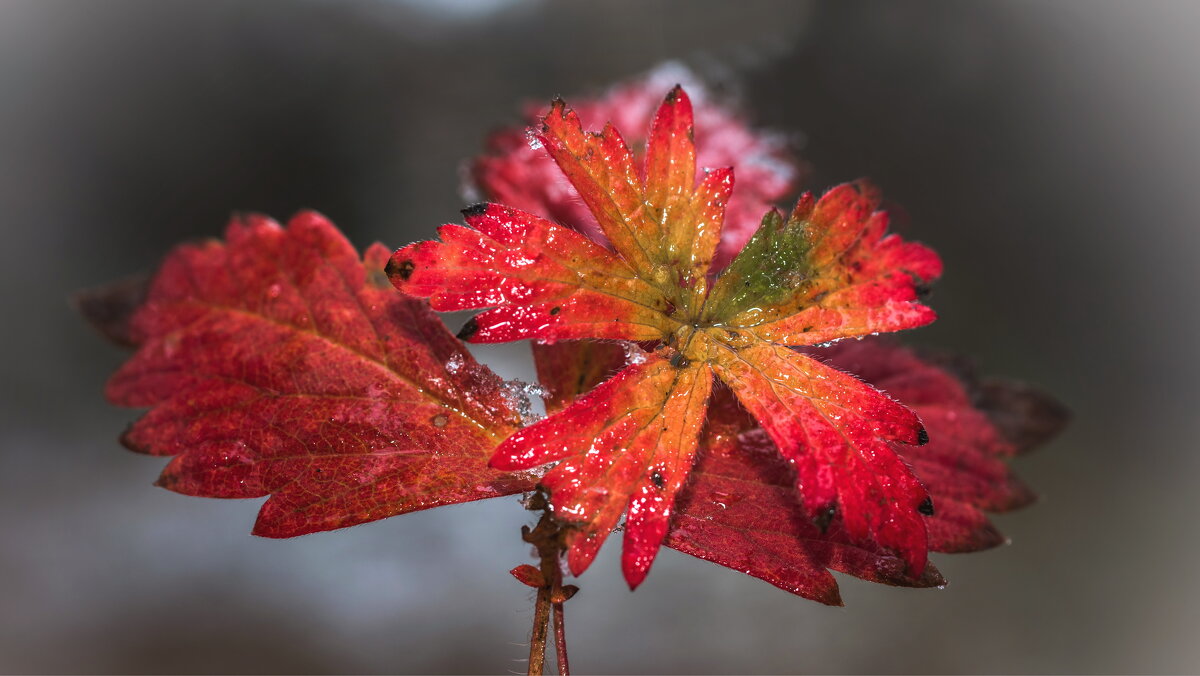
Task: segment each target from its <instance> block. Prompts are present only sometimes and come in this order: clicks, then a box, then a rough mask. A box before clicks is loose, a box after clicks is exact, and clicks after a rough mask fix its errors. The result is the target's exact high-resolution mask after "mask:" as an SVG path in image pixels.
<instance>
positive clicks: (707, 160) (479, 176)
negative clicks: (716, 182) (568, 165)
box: [471, 66, 800, 269]
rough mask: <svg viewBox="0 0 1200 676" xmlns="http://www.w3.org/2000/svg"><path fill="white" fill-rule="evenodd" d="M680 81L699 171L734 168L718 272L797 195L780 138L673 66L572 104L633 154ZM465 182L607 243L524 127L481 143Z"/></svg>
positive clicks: (531, 115) (530, 116)
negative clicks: (696, 141)
mask: <svg viewBox="0 0 1200 676" xmlns="http://www.w3.org/2000/svg"><path fill="white" fill-rule="evenodd" d="M677 82H683V83H684V85H685V87H686V89H687V91H688V92H689V93H690V94H691V95H692V100H693V101H694V102H695V103H696V107H695V127H696V131H695V134H696V136H697V137H698V138H702V139H704V142H703V143H701V144H700V145H698V146H697V147H696V149H695V156H696V165H697V166H700V167H733V168H734V170H735V171H736V172H737V176H738V188H737V190H736V191H735V192H734V193H733V196H732V197H731V198H730V199H729V204H728V207H727V209H726V214H725V227H724V229H722V230H721V233H720V238H721V242H720V245H719V246H718V247H717V252H716V255H715V260H714V265H715V267H716V268H717V269H720V268H723V267H724V266H725V265H726V264H728V262H729V260H730V259H731V258H733V256H734V254H736V253H737V252H738V251H740V250H741V249H742V247H743V246H744V245H745V244H746V240H748V239H750V236H751V235H752V234H754V231H755V229H756V228H757V227H758V223H759V220H760V219H761V218H762V215H763V214H764V213H765V212H767V211H768V210H770V209H771V207H772V205H773V204H775V203H776V202H777V201H779V200H781V199H783V198H785V197H786V196H787V195H788V194H790V193H792V191H793V190H794V189H795V184H796V180H797V178H798V177H799V174H800V171H799V169H798V166H797V164H798V163H797V161H796V159H795V158H794V157H793V156H792V155H791V154H790V152H789V150H788V148H787V143H786V140H785V139H784V137H783V136H782V135H779V134H771V133H765V132H762V131H756V130H752V129H751V128H750V127H749V126H748V125H747V124H746V122H745V121H744V120H743V119H742V116H741V115H739V114H738V113H736V112H735V111H733V110H731V109H730V108H729V107H728V106H724V105H719V104H718V103H717V102H716V101H715V99H714V97H713V96H712V95H711V94H709V93H708V92H707V91H705V89H704V87H703V86H702V85H701V84H700V83H699V82H698V81H697V80H696V78H695V76H693V75H692V74H691V73H689V72H687V71H686V70H685V69H682V68H680V67H678V66H668V67H664V68H660V69H658V70H656V71H654V72H653V73H651V74H649V75H648V76H646V77H644V78H641V79H638V80H635V81H633V82H630V83H628V84H624V85H620V86H617V87H614V88H612V89H611V90H609V91H608V92H607V93H605V95H604V96H602V97H599V98H595V99H586V98H576V99H572V102H573V107H574V109H575V112H576V113H578V115H579V118H580V119H581V120H582V121H583V124H584V126H585V127H586V128H588V129H597V128H600V127H603V126H604V124H605V123H606V122H609V121H611V122H612V123H613V126H615V127H616V128H618V129H621V130H622V131H623V132H626V133H628V134H630V135H629V136H627V137H626V140H627V141H628V142H629V145H630V146H631V147H632V148H633V149H634V154H635V156H636V155H637V154H638V153H639V152H640V150H639V149H641V148H644V147H645V146H646V142H647V138H648V137H647V135H646V131H645V130H647V129H650V127H651V120H652V118H653V116H654V114H655V109H656V108H657V107H658V104H659V103H660V102H661V101H662V93H663V92H664V91H666V90H667V89H669V88H670V87H671V86H672V85H673V84H675V83H677ZM547 112H548V109H547V108H546V107H545V106H544V105H541V104H538V105H535V106H530V107H529V109H528V110H527V115H526V121H527V123H528V124H536V123H537V122H539V121H541V120H542V119H543V118H544V117H545V116H546V114H547ZM471 178H472V179H473V181H474V183H475V185H476V187H477V188H478V189H479V190H480V191H481V192H482V194H483V195H484V196H485V197H486V198H487V199H488V200H491V201H494V202H499V203H502V204H507V205H509V206H513V207H516V208H518V209H521V210H523V211H528V212H530V213H535V214H538V215H540V216H543V217H545V218H549V219H551V220H553V221H555V222H558V223H562V224H564V225H567V226H570V227H572V228H575V229H576V230H578V231H580V232H582V233H584V234H585V235H587V236H589V237H591V238H592V239H594V240H596V241H598V242H601V243H603V242H605V241H606V240H605V239H604V236H603V235H602V234H601V232H600V229H599V225H598V224H597V222H596V219H595V217H593V216H592V214H591V212H590V211H589V210H588V209H587V207H586V206H585V205H584V204H583V202H582V200H581V199H580V198H579V193H578V192H577V191H576V190H575V188H574V186H572V185H571V183H570V182H569V181H568V180H567V179H566V177H565V176H564V175H563V173H562V172H561V171H560V170H559V169H558V166H557V165H556V164H555V163H554V161H553V160H552V159H551V158H550V156H549V154H548V153H547V152H546V150H545V149H544V148H543V147H541V146H540V145H538V144H533V145H532V146H531V144H530V142H529V139H528V137H527V135H526V131H525V128H524V126H521V127H517V128H510V129H504V130H502V131H499V132H496V133H495V134H493V135H492V136H491V137H490V138H489V139H488V142H487V153H486V154H485V155H483V156H480V157H478V158H476V159H475V161H474V162H473V163H472V165H471Z"/></svg>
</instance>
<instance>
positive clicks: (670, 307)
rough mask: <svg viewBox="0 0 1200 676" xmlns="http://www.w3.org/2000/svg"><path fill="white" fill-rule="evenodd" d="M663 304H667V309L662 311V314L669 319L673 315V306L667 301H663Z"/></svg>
mask: <svg viewBox="0 0 1200 676" xmlns="http://www.w3.org/2000/svg"><path fill="white" fill-rule="evenodd" d="M665 302H666V304H667V307H666V308H665V309H663V314H665V315H666V316H668V317H670V316H671V315H673V314H675V304H674V303H672V302H671V301H669V300H668V301H665Z"/></svg>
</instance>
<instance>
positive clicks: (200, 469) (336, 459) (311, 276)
mask: <svg viewBox="0 0 1200 676" xmlns="http://www.w3.org/2000/svg"><path fill="white" fill-rule="evenodd" d="M226 240H227V241H226V242H225V243H221V242H216V241H210V242H205V243H202V244H195V245H184V246H181V247H179V248H177V249H176V250H175V251H174V252H173V253H171V254H170V256H168V257H167V259H166V260H165V261H164V263H163V265H162V267H161V269H160V270H159V272H158V273H157V275H156V276H155V278H154V280H153V282H152V284H151V286H150V288H149V290H148V293H147V296H146V299H145V301H144V303H143V304H142V305H141V306H140V307H139V309H138V310H137V312H136V313H135V314H134V315H133V317H132V319H131V320H129V322H128V325H127V326H126V325H125V324H126V323H125V322H124V321H123V320H122V321H121V322H119V324H120V326H119V327H117V328H116V329H113V328H112V327H106V328H109V331H110V332H114V331H115V333H116V334H118V335H120V336H122V337H123V338H124V339H125V340H126V342H129V343H132V344H135V345H138V346H139V348H138V350H137V352H136V353H135V355H134V356H133V357H132V358H131V359H130V360H129V361H128V362H126V364H125V365H124V366H123V367H122V368H121V369H120V370H119V371H118V372H117V373H116V374H115V375H114V376H113V377H112V379H111V380H110V381H109V383H108V388H107V395H108V397H109V398H110V399H111V400H112V401H113V402H114V403H117V404H120V405H124V406H132V407H148V408H150V409H151V410H150V411H149V412H148V413H147V414H146V415H144V416H143V417H142V418H141V419H140V420H138V421H137V423H135V424H134V425H133V426H132V427H131V428H130V429H129V431H128V432H127V433H126V434H125V436H124V439H123V440H124V442H125V444H126V445H128V446H129V447H130V448H132V449H134V450H137V451H142V452H145V453H150V454H153V455H169V456H175V457H174V458H172V460H171V461H170V463H169V464H168V465H167V467H166V469H165V470H164V471H163V473H162V477H161V478H160V480H159V484H160V485H162V486H164V487H166V488H169V489H171V490H174V491H178V492H180V493H185V494H188V495H199V496H207V497H220V498H253V497H261V496H266V495H270V496H271V497H270V499H269V500H267V502H266V503H265V504H264V505H263V507H262V510H261V512H260V513H259V518H258V522H257V524H256V526H255V529H254V532H255V533H256V534H258V535H264V536H268V537H289V536H293V535H300V534H304V533H309V532H313V531H320V530H328V529H333V528H340V527H343V526H350V525H354V524H357V523H362V522H366V521H372V520H375V519H381V518H384V517H387V516H392V515H394V514H400V513H403V512H409V511H413V510H418V509H425V508H428V507H435V506H438V505H444V504H450V503H456V502H464V501H469V500H477V499H480V498H487V497H493V496H497V495H505V494H509V493H513V492H519V491H523V490H529V489H531V488H532V487H533V485H534V484H535V483H536V477H534V476H531V475H530V474H529V473H511V472H501V471H497V470H493V469H489V468H488V467H487V466H486V460H487V458H488V456H489V454H490V453H491V451H492V449H493V448H494V446H495V445H496V443H497V442H498V441H499V440H501V439H503V438H505V437H506V436H507V435H508V434H510V433H511V432H512V431H513V430H515V429H516V428H517V426H518V424H519V422H520V421H519V417H518V416H517V413H516V411H515V408H514V406H513V403H512V402H511V400H510V398H508V397H507V395H506V391H505V389H504V387H503V384H502V382H501V381H500V379H499V378H498V377H496V376H495V375H494V374H492V373H491V371H489V370H487V369H486V368H484V367H483V366H480V365H479V364H477V363H476V362H475V360H474V359H472V357H471V355H470V354H469V353H468V352H466V350H465V349H464V346H463V345H462V344H461V343H460V342H459V341H458V340H456V339H455V338H454V337H453V336H452V335H450V334H449V333H448V332H447V331H446V330H445V328H444V327H443V325H442V323H441V322H440V321H439V320H438V318H437V316H436V315H434V314H433V313H432V312H431V311H430V310H429V308H428V307H427V306H426V304H425V303H424V302H423V301H419V300H416V299H413V298H411V297H406V296H404V295H403V294H398V293H396V291H395V290H394V289H393V288H392V287H391V285H390V284H389V283H388V280H387V278H386V277H385V276H384V275H383V273H382V270H383V267H384V265H385V262H386V260H387V257H388V251H387V250H386V249H385V248H384V247H383V246H381V245H378V244H376V245H374V246H372V247H370V248H368V249H367V251H366V253H365V256H364V257H363V258H362V259H360V258H359V256H358V254H357V253H356V252H355V251H354V249H353V248H352V247H351V246H350V244H349V243H348V242H347V241H346V239H345V238H344V237H343V236H342V235H341V234H340V233H339V232H338V231H337V230H336V229H335V228H334V227H333V225H331V224H330V223H329V222H328V221H326V220H325V219H324V218H323V217H321V216H320V215H318V214H315V213H301V214H299V215H297V216H296V217H295V218H293V219H292V221H291V222H290V224H289V225H288V227H287V228H286V229H285V228H281V227H280V226H278V225H277V224H275V223H274V222H272V221H270V220H269V219H267V218H265V217H261V216H247V217H244V218H240V217H239V218H235V219H234V220H233V222H232V223H231V224H230V225H229V228H228V232H227V234H226ZM85 300H86V299H85ZM94 304H99V305H102V306H105V307H108V306H107V305H105V303H103V302H101V301H95V303H94ZM109 305H111V304H109ZM102 309H103V308H102ZM91 314H92V315H95V314H96V313H94V312H93V313H91ZM101 314H102V315H104V316H106V317H107V316H108V315H110V314H113V313H112V312H108V311H107V310H106V311H104V312H101ZM101 324H102V325H104V324H106V322H101Z"/></svg>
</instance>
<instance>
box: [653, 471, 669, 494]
mask: <svg viewBox="0 0 1200 676" xmlns="http://www.w3.org/2000/svg"><path fill="white" fill-rule="evenodd" d="M650 482H651V483H653V484H654V487H655V488H657V489H658V490H660V491H661V490H662V489H664V488H666V486H667V480H666V479H664V478H663V475H661V474H659V473H658V472H654V473H653V474H651V475H650Z"/></svg>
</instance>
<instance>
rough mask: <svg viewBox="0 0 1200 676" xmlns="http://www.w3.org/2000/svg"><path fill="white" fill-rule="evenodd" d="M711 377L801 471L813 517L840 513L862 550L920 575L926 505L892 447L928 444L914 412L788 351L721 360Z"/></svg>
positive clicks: (773, 348)
mask: <svg viewBox="0 0 1200 676" xmlns="http://www.w3.org/2000/svg"><path fill="white" fill-rule="evenodd" d="M714 368H715V370H716V372H717V373H718V375H720V377H721V379H722V380H723V381H724V382H726V383H728V384H729V386H730V388H731V389H732V390H733V391H734V393H735V394H736V395H737V398H738V399H739V400H740V401H741V403H742V405H743V406H745V407H746V410H748V411H749V412H750V413H751V414H752V415H753V416H754V417H755V418H757V419H758V421H759V423H760V424H761V425H762V427H763V428H764V429H765V430H766V431H767V433H768V434H769V435H770V437H771V439H772V440H774V442H775V445H776V446H777V447H778V449H779V451H780V452H781V453H782V454H783V456H784V457H785V458H787V459H788V460H789V461H790V462H791V463H792V465H793V466H794V467H795V469H796V486H797V488H798V489H799V493H800V496H801V498H802V503H803V505H804V507H805V509H806V510H807V512H808V514H809V515H810V517H812V518H814V519H819V518H821V516H822V515H823V514H829V513H838V514H840V515H841V517H842V521H843V523H844V524H845V527H846V531H847V533H848V534H849V535H850V536H851V537H852V538H854V539H855V540H856V541H858V542H875V543H878V544H879V545H882V546H884V547H890V548H892V549H894V550H895V551H897V552H899V553H900V554H901V555H902V556H903V557H904V559H905V560H906V561H908V562H909V565H910V566H911V568H912V571H913V572H914V573H919V572H920V571H922V570H924V568H925V559H926V552H927V544H926V535H925V524H924V518H923V515H922V513H921V512H922V511H923V510H925V511H927V510H926V508H925V507H924V505H925V503H926V501H927V500H929V495H928V493H927V492H926V491H925V488H924V487H923V486H922V485H921V483H920V482H919V481H918V480H917V478H916V477H915V476H913V474H912V472H911V471H910V470H909V468H908V467H907V466H906V465H905V464H904V462H903V461H902V460H901V459H900V458H899V456H897V455H896V453H895V452H894V451H893V449H892V448H891V447H890V446H889V445H888V443H887V442H888V441H889V440H891V441H899V442H902V443H906V444H914V443H923V442H925V441H928V439H929V437H928V436H926V431H925V428H924V427H923V426H922V425H921V421H920V420H919V419H918V418H917V416H916V414H914V413H913V412H912V411H911V410H909V409H907V408H905V407H904V406H903V405H901V404H899V403H897V402H896V401H894V400H893V399H890V398H889V397H887V396H886V395H884V394H882V393H881V392H879V391H878V390H876V389H874V388H872V387H870V386H867V385H864V384H863V383H861V382H860V381H858V380H856V379H855V378H854V377H853V376H850V375H848V374H846V373H843V372H841V371H838V370H837V369H834V368H831V367H829V366H826V365H824V364H821V363H820V362H818V361H816V360H814V359H811V358H809V357H806V356H804V355H801V354H799V353H797V352H795V351H793V350H791V349H790V348H786V347H781V346H777V345H771V344H757V345H752V346H750V347H747V348H746V349H744V350H741V351H740V352H736V353H733V352H721V353H718V361H717V362H716V365H715V367H714Z"/></svg>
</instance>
